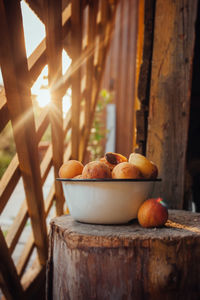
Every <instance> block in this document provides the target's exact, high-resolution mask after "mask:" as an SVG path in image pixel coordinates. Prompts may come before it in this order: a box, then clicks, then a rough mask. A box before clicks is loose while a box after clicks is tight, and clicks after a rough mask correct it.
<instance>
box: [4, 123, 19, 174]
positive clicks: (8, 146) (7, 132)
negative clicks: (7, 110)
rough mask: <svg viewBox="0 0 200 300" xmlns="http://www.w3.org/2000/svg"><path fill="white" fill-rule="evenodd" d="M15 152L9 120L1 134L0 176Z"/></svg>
mask: <svg viewBox="0 0 200 300" xmlns="http://www.w3.org/2000/svg"><path fill="white" fill-rule="evenodd" d="M15 153H16V149H15V142H14V138H13V133H12V126H11V122H9V123H8V124H7V126H6V127H5V128H4V130H3V131H2V132H1V135H0V178H1V177H2V176H3V174H4V172H5V170H6V169H7V167H8V165H9V163H10V161H11V160H12V158H13V156H14V155H15Z"/></svg>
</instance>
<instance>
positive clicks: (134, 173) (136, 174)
mask: <svg viewBox="0 0 200 300" xmlns="http://www.w3.org/2000/svg"><path fill="white" fill-rule="evenodd" d="M112 178H115V179H139V178H141V173H140V170H139V169H138V168H137V167H136V166H134V165H133V164H131V163H129V162H123V163H120V164H118V165H116V166H115V167H114V169H113V171H112Z"/></svg>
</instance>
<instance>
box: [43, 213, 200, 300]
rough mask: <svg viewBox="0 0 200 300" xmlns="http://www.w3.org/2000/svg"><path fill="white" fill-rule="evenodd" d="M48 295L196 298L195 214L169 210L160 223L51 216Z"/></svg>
mask: <svg viewBox="0 0 200 300" xmlns="http://www.w3.org/2000/svg"><path fill="white" fill-rule="evenodd" d="M47 278H48V280H47V298H48V299H49V300H50V299H54V300H62V299H72V300H75V299H77V300H81V299H83V300H89V299H101V300H104V299H109V300H111V299H114V300H116V299H120V300H121V299H134V300H135V299H142V300H143V299H148V300H149V299H154V300H155V299H159V300H160V299H162V300H164V299H170V300H171V299H188V300H192V299H200V214H197V213H191V212H186V211H180V210H170V211H169V220H168V222H167V223H166V226H165V227H163V228H159V229H158V228H153V229H144V228H142V227H140V226H139V224H138V223H137V221H136V220H135V221H133V222H131V223H129V224H127V225H115V226H114V225H113V226H108V225H104V226H103V225H91V224H83V223H79V222H75V221H74V220H73V219H72V218H71V217H70V216H62V217H58V218H55V219H53V220H52V222H51V233H50V246H49V261H48V267H47Z"/></svg>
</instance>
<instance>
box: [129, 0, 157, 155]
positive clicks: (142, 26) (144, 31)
mask: <svg viewBox="0 0 200 300" xmlns="http://www.w3.org/2000/svg"><path fill="white" fill-rule="evenodd" d="M142 2H143V3H142ZM139 9H140V10H139V24H138V43H137V64H138V65H137V78H136V80H137V83H136V87H137V88H136V97H137V100H138V101H139V106H140V107H139V109H138V107H136V112H135V117H136V120H135V125H136V132H137V134H136V141H135V144H134V148H136V149H137V152H139V153H141V154H144V155H145V154H146V143H147V124H148V110H149V95H150V80H151V66H152V52H153V32H154V13H155V0H142V1H140V2H139ZM136 145H137V147H136Z"/></svg>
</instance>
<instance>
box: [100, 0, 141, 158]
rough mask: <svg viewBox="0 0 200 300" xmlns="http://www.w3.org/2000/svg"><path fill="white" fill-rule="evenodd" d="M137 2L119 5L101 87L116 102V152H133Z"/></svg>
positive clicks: (136, 0)
mask: <svg viewBox="0 0 200 300" xmlns="http://www.w3.org/2000/svg"><path fill="white" fill-rule="evenodd" d="M137 24H138V0H126V1H123V0H121V1H120V2H119V5H118V8H117V12H116V21H115V27H114V34H113V39H112V42H111V45H110V49H109V52H108V56H107V60H106V67H105V73H104V77H103V82H102V88H106V89H107V90H108V91H111V92H113V94H114V102H115V103H116V152H119V153H122V154H124V155H129V154H130V153H131V152H132V151H133V134H134V132H133V131H134V129H133V128H134V117H135V116H134V107H135V100H134V99H135V76H136V51H137V28H138V26H137Z"/></svg>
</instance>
